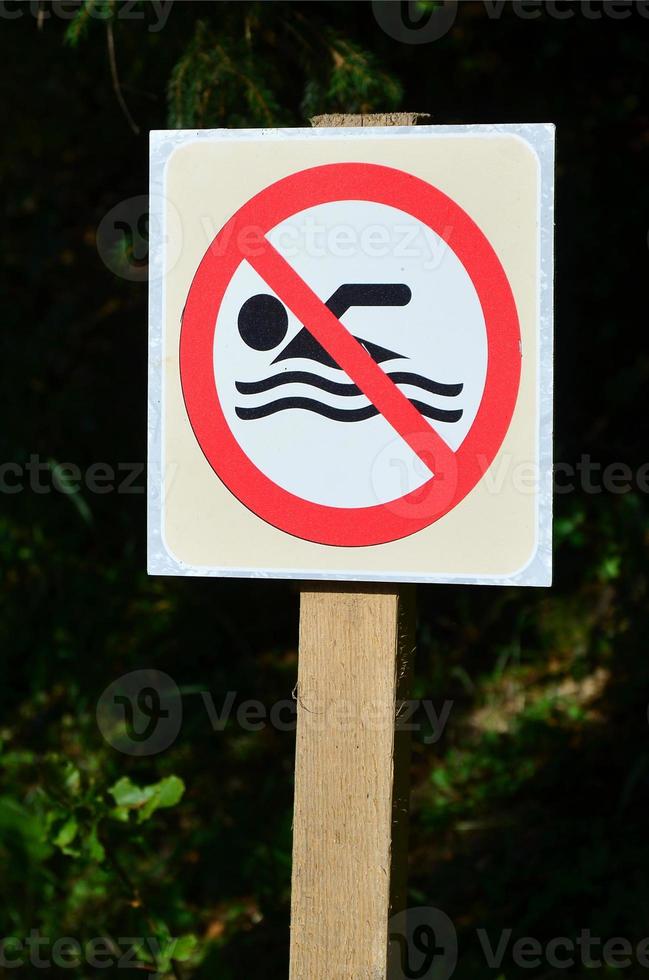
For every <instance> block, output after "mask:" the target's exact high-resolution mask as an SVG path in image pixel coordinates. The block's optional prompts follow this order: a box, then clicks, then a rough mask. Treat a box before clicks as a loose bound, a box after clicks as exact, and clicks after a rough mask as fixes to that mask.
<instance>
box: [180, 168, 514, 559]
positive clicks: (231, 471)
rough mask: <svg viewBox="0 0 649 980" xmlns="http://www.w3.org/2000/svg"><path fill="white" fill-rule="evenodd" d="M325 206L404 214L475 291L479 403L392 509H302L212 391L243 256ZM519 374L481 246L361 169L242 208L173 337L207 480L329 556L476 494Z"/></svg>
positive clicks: (451, 211)
mask: <svg viewBox="0 0 649 980" xmlns="http://www.w3.org/2000/svg"><path fill="white" fill-rule="evenodd" d="M333 201H371V202H374V203H377V204H385V205H387V206H389V207H394V208H399V209H400V210H402V211H404V212H406V213H407V214H410V215H411V216H412V217H414V218H415V219H417V220H419V221H421V222H423V223H425V224H426V225H428V226H429V227H430V228H431V229H432V230H433V231H434V232H436V233H437V234H438V235H439V236H440V237H442V238H444V237H445V236H444V232H446V236H447V237H448V238H449V239H450V241H449V242H448V244H449V247H451V248H452V249H453V251H454V252H455V254H456V256H457V257H458V259H459V260H460V262H461V263H462V265H463V266H464V268H465V269H466V271H467V273H468V275H469V277H470V279H471V281H472V283H473V285H474V287H475V290H476V293H477V295H478V298H479V301H480V304H481V307H482V313H483V316H484V321H485V325H486V332H487V372H486V378H485V385H484V392H483V395H482V400H481V402H480V405H479V408H478V411H477V414H476V417H475V419H474V421H473V424H472V425H471V428H470V429H469V432H468V433H467V435H466V436H465V438H464V440H463V442H462V444H461V446H460V447H459V449H458V450H457V451H456V452H455V453H454V452H452V451H451V450H450V449H448V450H447V451H446V452H442V453H441V466H440V459H438V472H437V474H436V475H435V476H431V478H430V480H429V481H428V482H427V483H425V484H424V485H423V486H422V487H419V488H418V489H417V490H414V491H411V492H410V493H408V494H406V495H404V496H403V497H401V498H399V499H398V500H396V501H390V502H388V503H385V504H376V505H374V506H370V507H350V508H345V507H330V506H326V505H324V504H317V503H313V502H312V501H308V500H304V499H303V498H301V497H298V496H297V495H295V494H293V493H290V492H289V491H287V490H285V489H283V488H282V487H280V486H278V485H277V484H276V483H275V482H274V481H272V480H271V479H269V477H268V476H266V475H265V474H264V473H263V472H262V471H261V470H260V469H259V468H258V467H257V466H255V464H254V463H253V462H252V460H250V459H249V458H248V456H247V455H246V454H245V453H244V451H243V449H242V448H241V446H240V445H239V443H238V442H237V440H236V438H235V437H234V434H233V432H232V430H231V429H230V426H229V425H228V422H227V420H226V417H225V415H224V412H223V408H222V406H221V402H220V399H219V393H218V391H217V388H216V382H215V379H214V368H213V350H214V336H215V330H216V324H217V317H218V313H219V309H220V307H221V302H222V299H223V295H224V293H225V290H226V288H227V286H228V284H229V282H230V280H231V278H232V276H233V275H234V273H235V271H236V270H237V268H238V267H239V265H240V263H241V262H242V261H244V260H245V258H246V255H250V256H252V255H254V254H255V249H263V248H264V246H265V242H266V240H265V238H264V236H265V235H266V234H267V233H268V232H269V231H270V230H271V229H272V228H274V227H275V225H277V224H279V223H280V222H281V221H283V220H285V219H286V218H288V217H290V216H291V215H293V214H296V213H297V212H299V211H303V210H305V209H306V208H310V207H314V206H316V205H318V204H328V203H330V202H333ZM449 228H450V229H451V234H450V236H449V235H448V229H449ZM307 326H308V324H307ZM520 371H521V353H520V328H519V322H518V314H517V311H516V304H515V302H514V297H513V295H512V290H511V287H510V285H509V281H508V279H507V276H506V274H505V271H504V269H503V267H502V265H501V263H500V261H499V259H498V257H497V255H496V253H495V252H494V250H493V248H492V246H491V245H490V244H489V242H488V240H487V238H486V237H485V235H484V234H483V233H482V232H481V231H480V229H479V228H478V226H477V225H476V224H475V222H474V221H473V220H472V219H471V218H470V217H469V216H468V214H467V213H466V212H465V211H464V210H463V209H462V208H461V207H459V205H457V204H456V203H455V202H454V201H453V200H451V198H449V197H448V196H447V195H446V194H444V193H442V191H440V190H438V189H437V188H436V187H433V186H432V185H431V184H428V183H426V181H424V180H422V179H421V178H419V177H415V176H413V175H412V174H408V173H405V172H404V171H401V170H396V169H394V168H392V167H385V166H381V165H378V164H369V163H341V164H325V165H323V166H319V167H311V168H309V169H307V170H301V171H299V172H298V173H295V174H291V175H290V176H288V177H284V178H283V179H281V180H278V181H277V182H276V183H274V184H271V185H270V186H269V187H266V188H265V189H264V190H262V191H260V192H259V193H258V194H256V195H255V196H254V197H252V198H251V199H250V200H249V201H248V202H247V203H246V204H244V205H243V207H242V208H241V209H240V210H239V211H237V212H236V214H234V215H233V217H232V218H231V219H230V220H229V221H228V222H227V224H226V225H224V227H223V228H222V229H221V231H220V232H219V233H218V235H217V236H216V238H215V239H214V241H213V242H212V244H211V245H210V247H209V248H208V250H207V252H206V253H205V255H204V256H203V259H202V260H201V262H200V265H199V266H198V269H197V271H196V274H195V276H194V279H193V281H192V284H191V286H190V289H189V294H188V296H187V303H186V305H185V310H184V313H183V320H182V329H181V334H180V375H181V384H182V390H183V397H184V400H185V406H186V409H187V413H188V416H189V420H190V423H191V426H192V429H193V431H194V434H195V436H196V439H197V440H198V443H199V445H200V447H201V449H202V451H203V453H204V455H205V457H206V459H207V460H208V462H209V463H210V465H211V467H212V469H213V470H214V472H215V473H216V474H217V476H218V477H219V478H220V479H221V480H222V482H223V483H224V484H225V486H226V487H227V488H228V489H229V490H230V491H231V493H233V494H234V495H235V496H236V497H237V499H238V500H239V501H240V502H241V503H242V504H244V505H245V506H246V507H247V508H249V509H250V510H251V511H253V513H255V514H256V515H257V516H258V517H260V518H262V519H263V520H264V521H266V522H267V523H269V524H272V525H273V526H275V527H277V528H279V529H280V530H282V531H285V532H287V533H288V534H292V535H294V536H295V537H299V538H303V539H305V540H307V541H314V542H317V543H319V544H326V545H336V546H339V547H358V546H364V545H377V544H384V543H386V542H388V541H395V540H397V539H399V538H404V537H407V536H408V535H410V534H414V533H415V532H416V531H420V530H422V528H425V527H427V526H428V525H430V524H432V523H433V522H434V521H436V520H438V519H439V518H440V517H442V516H443V515H444V514H446V513H448V512H449V511H450V510H452V508H453V507H455V506H456V505H457V504H458V503H459V502H460V501H461V500H462V499H463V498H464V497H465V496H466V495H467V493H469V491H470V490H472V489H473V487H474V486H475V485H476V484H477V483H478V482H479V480H480V478H481V477H482V476H483V475H484V473H485V471H486V469H487V468H488V467H489V466H490V464H491V463H492V461H493V459H494V457H495V456H496V453H497V452H498V450H499V448H500V446H501V444H502V441H503V439H504V437H505V434H506V432H507V429H508V428H509V424H510V421H511V417H512V414H513V411H514V407H515V405H516V399H517V396H518V387H519V382H520ZM395 438H397V437H396V434H395ZM434 462H435V461H434V460H433V461H432V462H431V469H432V468H433V465H434ZM440 476H441V477H442V478H441V479H440Z"/></svg>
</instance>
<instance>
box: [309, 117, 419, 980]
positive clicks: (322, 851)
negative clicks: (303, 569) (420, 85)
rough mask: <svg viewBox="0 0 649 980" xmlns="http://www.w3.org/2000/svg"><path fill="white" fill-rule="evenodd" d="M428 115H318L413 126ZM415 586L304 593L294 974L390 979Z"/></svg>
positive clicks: (335, 979) (399, 899)
mask: <svg viewBox="0 0 649 980" xmlns="http://www.w3.org/2000/svg"><path fill="white" fill-rule="evenodd" d="M427 120H428V117H426V116H424V115H423V114H421V113H391V114H387V115H376V116H375V115H372V116H346V115H335V116H317V117H316V118H315V119H314V120H313V124H314V125H317V126H384V125H388V126H389V125H392V126H394V125H401V126H403V125H405V126H411V125H415V124H417V123H420V122H422V121H427ZM414 618H415V592H414V586H404V587H395V586H387V585H385V586H384V585H373V584H372V585H366V584H354V583H351V584H341V585H334V584H328V585H325V586H323V587H315V586H313V587H311V586H309V587H307V588H304V589H303V590H302V592H301V598H300V649H299V667H298V686H297V714H298V721H297V745H296V760H295V815H294V821H293V890H292V902H291V970H290V980H386V978H388V977H389V975H390V972H391V970H390V967H389V964H388V952H389V950H388V945H389V944H388V921H389V918H390V916H391V915H393V914H395V913H396V912H399V911H401V910H402V909H403V908H405V889H406V866H407V826H408V799H409V774H408V768H409V760H410V737H409V732H408V731H405V730H403V729H401V730H400V728H399V726H398V716H399V712H400V706H401V704H402V703H403V701H404V700H407V699H408V698H409V696H410V677H411V666H412V655H413V653H414Z"/></svg>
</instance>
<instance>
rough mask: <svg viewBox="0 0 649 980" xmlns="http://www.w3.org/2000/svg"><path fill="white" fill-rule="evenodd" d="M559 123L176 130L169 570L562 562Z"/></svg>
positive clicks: (160, 543) (156, 250)
mask: <svg viewBox="0 0 649 980" xmlns="http://www.w3.org/2000/svg"><path fill="white" fill-rule="evenodd" d="M553 174H554V128H553V127H552V126H550V125H541V124H530V125H507V126H457V127H449V126H436V127H417V128H406V127H404V128H394V129H392V128H386V129H330V130H326V129H315V130H299V129H298V130H277V131H268V130H260V131H250V130H241V131H237V130H217V131H199V132H171V131H170V132H155V133H152V134H151V219H150V236H151V256H150V384H149V431H150V445H149V571H150V572H151V573H153V574H171V575H185V574H186V575H220V576H225V575H229V576H259V577H278V578H302V579H348V580H358V581H383V582H399V581H416V582H454V583H475V584H520V585H549V584H550V580H551V484H552V474H551V468H552V277H553V258H552V233H553V230H552V229H553V193H554V183H553V181H554V177H553Z"/></svg>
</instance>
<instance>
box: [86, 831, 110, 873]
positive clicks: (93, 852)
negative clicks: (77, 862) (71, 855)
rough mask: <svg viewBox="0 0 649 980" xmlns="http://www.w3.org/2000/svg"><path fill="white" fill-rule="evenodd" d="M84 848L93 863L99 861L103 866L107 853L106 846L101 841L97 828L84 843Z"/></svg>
mask: <svg viewBox="0 0 649 980" xmlns="http://www.w3.org/2000/svg"><path fill="white" fill-rule="evenodd" d="M83 848H84V851H85V852H86V854H87V855H88V857H89V858H90V859H91V860H92V861H97V862H99V863H100V864H101V862H102V861H104V860H105V858H106V851H105V850H104V845H103V844H102V843H101V841H100V840H99V835H98V833H97V827H93V828H92V830H91V831H90V833H89V834H88V836H87V837H86V839H85V840H84V842H83Z"/></svg>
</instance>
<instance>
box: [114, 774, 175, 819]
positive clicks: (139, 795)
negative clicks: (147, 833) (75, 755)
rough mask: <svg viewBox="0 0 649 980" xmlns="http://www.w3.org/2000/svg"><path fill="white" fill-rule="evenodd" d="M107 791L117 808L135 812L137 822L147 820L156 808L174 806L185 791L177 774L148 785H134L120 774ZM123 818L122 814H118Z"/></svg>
mask: <svg viewBox="0 0 649 980" xmlns="http://www.w3.org/2000/svg"><path fill="white" fill-rule="evenodd" d="M108 792H109V793H110V794H111V796H112V797H113V799H114V800H115V803H117V806H118V808H120V807H126V808H127V810H134V811H136V812H137V819H138V822H139V823H142V822H143V821H145V820H148V819H149V817H151V816H152V815H153V814H154V813H155V812H156V810H161V809H164V808H166V807H171V806H175V805H176V803H178V802H180V800H181V799H182V796H183V793H184V792H185V784H184V783H183V781H182V779H180V778H179V777H178V776H167V777H166V778H165V779H161V780H160V782H159V783H153V784H151V785H150V786H136V784H135V783H133V782H131V780H130V779H129V777H128V776H122V778H121V779H119V780H118V781H117V782H116V783H115V785H114V786H112V787H111V788H110V789H109V790H108ZM119 816H120V818H121V819H123V816H122V814H120V815H119Z"/></svg>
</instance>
